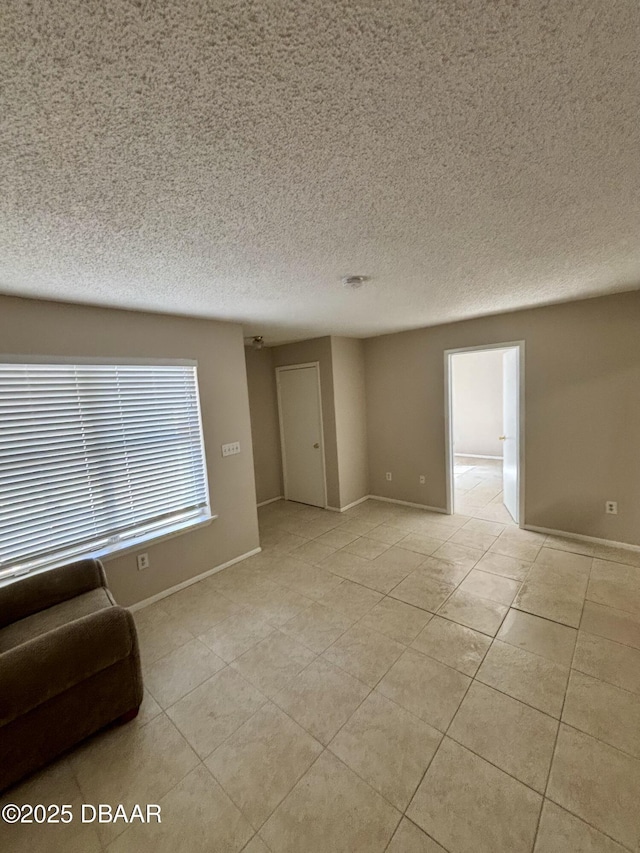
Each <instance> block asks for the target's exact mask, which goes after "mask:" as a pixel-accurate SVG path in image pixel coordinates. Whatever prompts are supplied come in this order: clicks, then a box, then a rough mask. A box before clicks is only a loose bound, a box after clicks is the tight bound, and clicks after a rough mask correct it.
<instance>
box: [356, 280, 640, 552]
mask: <svg viewBox="0 0 640 853" xmlns="http://www.w3.org/2000/svg"><path fill="white" fill-rule="evenodd" d="M517 340H524V341H525V406H526V423H525V435H524V441H525V456H526V463H525V516H524V521H525V523H526V524H529V525H536V526H539V527H547V528H552V529H558V530H565V531H569V532H573V533H581V534H585V535H588V536H595V537H600V538H605V539H613V540H617V541H621V542H628V543H632V544H636V545H637V544H640V293H639V292H632V293H626V294H620V295H616V296H609V297H603V298H598V299H590V300H584V301H580V302H571V303H565V304H562V305H556V306H551V307H547V308H537V309H532V310H527V311H519V312H513V313H509V314H501V315H496V316H492V317H485V318H480V319H477V320H469V321H465V322H460V323H452V324H449V325H444V326H435V327H432V328H428V329H419V330H416V331H411V332H403V333H400V334H394V335H385V336H381V337H378V338H371V339H369V340H368V341H367V342H366V344H365V353H366V373H367V426H368V437H369V477H370V490H371V493H372V494H377V495H382V496H386V497H391V498H399V499H401V500H407V501H415V502H416V503H422V504H426V505H430V506H434V507H444V506H445V499H446V489H445V421H444V364H443V362H444V357H443V353H444V350H446V349H454V348H456V347H464V346H481V345H483V344H494V343H503V342H504V343H506V342H511V341H517ZM385 471H391V472H392V473H393V480H392V481H391V482H387V481H386V480H385ZM420 474H425V475H426V477H427V482H426V485H424V486H421V485H420V484H419V481H418V477H419V475H420ZM605 500H617V501H618V512H619V514H618V515H617V516H614V515H605V513H604V502H605Z"/></svg>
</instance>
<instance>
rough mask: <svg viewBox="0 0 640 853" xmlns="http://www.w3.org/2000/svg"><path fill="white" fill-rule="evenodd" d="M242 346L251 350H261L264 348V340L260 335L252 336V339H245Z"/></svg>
mask: <svg viewBox="0 0 640 853" xmlns="http://www.w3.org/2000/svg"><path fill="white" fill-rule="evenodd" d="M244 345H245V346H246V347H251V348H252V349H262V347H263V346H264V338H263V337H262V335H253V337H250V338H245V339H244Z"/></svg>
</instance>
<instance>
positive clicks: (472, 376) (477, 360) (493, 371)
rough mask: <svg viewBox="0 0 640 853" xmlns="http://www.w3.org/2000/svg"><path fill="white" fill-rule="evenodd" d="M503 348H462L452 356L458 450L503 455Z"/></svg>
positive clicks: (454, 437)
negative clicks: (472, 349)
mask: <svg viewBox="0 0 640 853" xmlns="http://www.w3.org/2000/svg"><path fill="white" fill-rule="evenodd" d="M503 352H504V350H500V349H496V350H485V351H481V352H462V353H457V354H456V355H454V356H453V358H452V360H451V361H452V365H451V376H452V384H453V388H452V392H453V393H452V400H451V409H452V415H453V446H454V452H455V453H459V454H463V455H465V454H468V455H472V456H474V455H480V456H500V457H501V456H502V442H501V441H500V440H499V438H498V436H500V435H502V355H503Z"/></svg>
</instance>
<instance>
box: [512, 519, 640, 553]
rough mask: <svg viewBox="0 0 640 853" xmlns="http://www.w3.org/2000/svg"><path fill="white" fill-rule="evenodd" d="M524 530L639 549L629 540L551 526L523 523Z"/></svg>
mask: <svg viewBox="0 0 640 853" xmlns="http://www.w3.org/2000/svg"><path fill="white" fill-rule="evenodd" d="M522 527H523V529H524V530H532V531H533V532H534V533H546V534H547V536H561V537H562V538H563V539H574V540H575V541H577V542H593V544H594V545H608V546H609V547H610V548H623V549H624V550H625V551H640V545H632V544H631V543H630V542H616V541H615V540H614V539H598V537H597V536H586V535H585V534H584V533H569V532H568V531H566V530H553V529H552V528H551V527H536V526H535V525H534V524H523V525H522Z"/></svg>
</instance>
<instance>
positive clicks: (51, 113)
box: [0, 0, 640, 342]
mask: <svg viewBox="0 0 640 853" xmlns="http://www.w3.org/2000/svg"><path fill="white" fill-rule="evenodd" d="M0 14H1V15H2V19H3V23H2V27H1V34H0V67H1V71H0V90H1V94H0V99H1V103H0V122H1V125H0V152H1V155H0V156H1V157H2V163H0V166H1V168H2V189H1V192H0V215H1V216H2V226H1V234H0V241H1V246H0V291H2V292H5V293H14V294H21V295H25V296H34V297H43V298H47V299H60V300H67V301H77V302H87V303H92V304H98V305H110V306H119V307H127V308H139V309H148V310H156V311H162V312H172V313H181V314H189V315H201V316H207V317H220V318H228V319H233V320H239V321H242V322H243V323H244V324H245V333H246V334H264V335H265V337H266V339H267V341H270V342H275V341H282V340H285V339H293V338H299V337H305V336H310V335H320V334H324V333H332V334H345V335H355V336H364V335H372V334H379V333H382V332H388V331H394V330H398V329H404V328H409V327H416V326H424V325H431V324H434V323H440V322H444V321H450V320H455V319H459V318H463V317H471V316H477V315H480V314H487V313H491V312H495V311H502V310H507V309H511V308H516V307H524V306H529V305H535V304H541V303H546V302H552V301H558V300H566V299H573V298H577V297H581V296H589V295H593V294H596V293H606V292H613V291H616V290H631V289H634V288H637V287H640V241H639V240H638V234H639V232H640V156H639V152H640V122H639V121H638V116H639V115H640V53H639V49H640V6H639V5H638V3H637V2H636V0H590V2H586V0H585V2H577V1H576V0H566V2H542V0H526V2H525V0H522V2H518V0H511V2H501V0H482V2H481V0H431V2H420V1H419V0H411V1H410V0H360V2H357V1H356V0H324V2H309V3H303V2H300V0H295V1H294V2H289V0H259V2H248V1H245V2H233V0H215V2H206V0H200V2H194V0H180V2H178V0H165V2H162V0H158V2H152V1H151V0H149V2H146V0H140V2H136V0H130V2H124V0H109V2H107V3H105V2H97V0H4V2H3V4H2V12H1V13H0ZM347 273H361V274H366V275H370V276H372V281H371V282H370V283H369V284H368V285H366V286H365V287H363V288H362V289H360V290H356V291H347V290H345V289H344V288H343V287H342V285H341V284H340V278H341V276H343V275H345V274H347Z"/></svg>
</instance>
